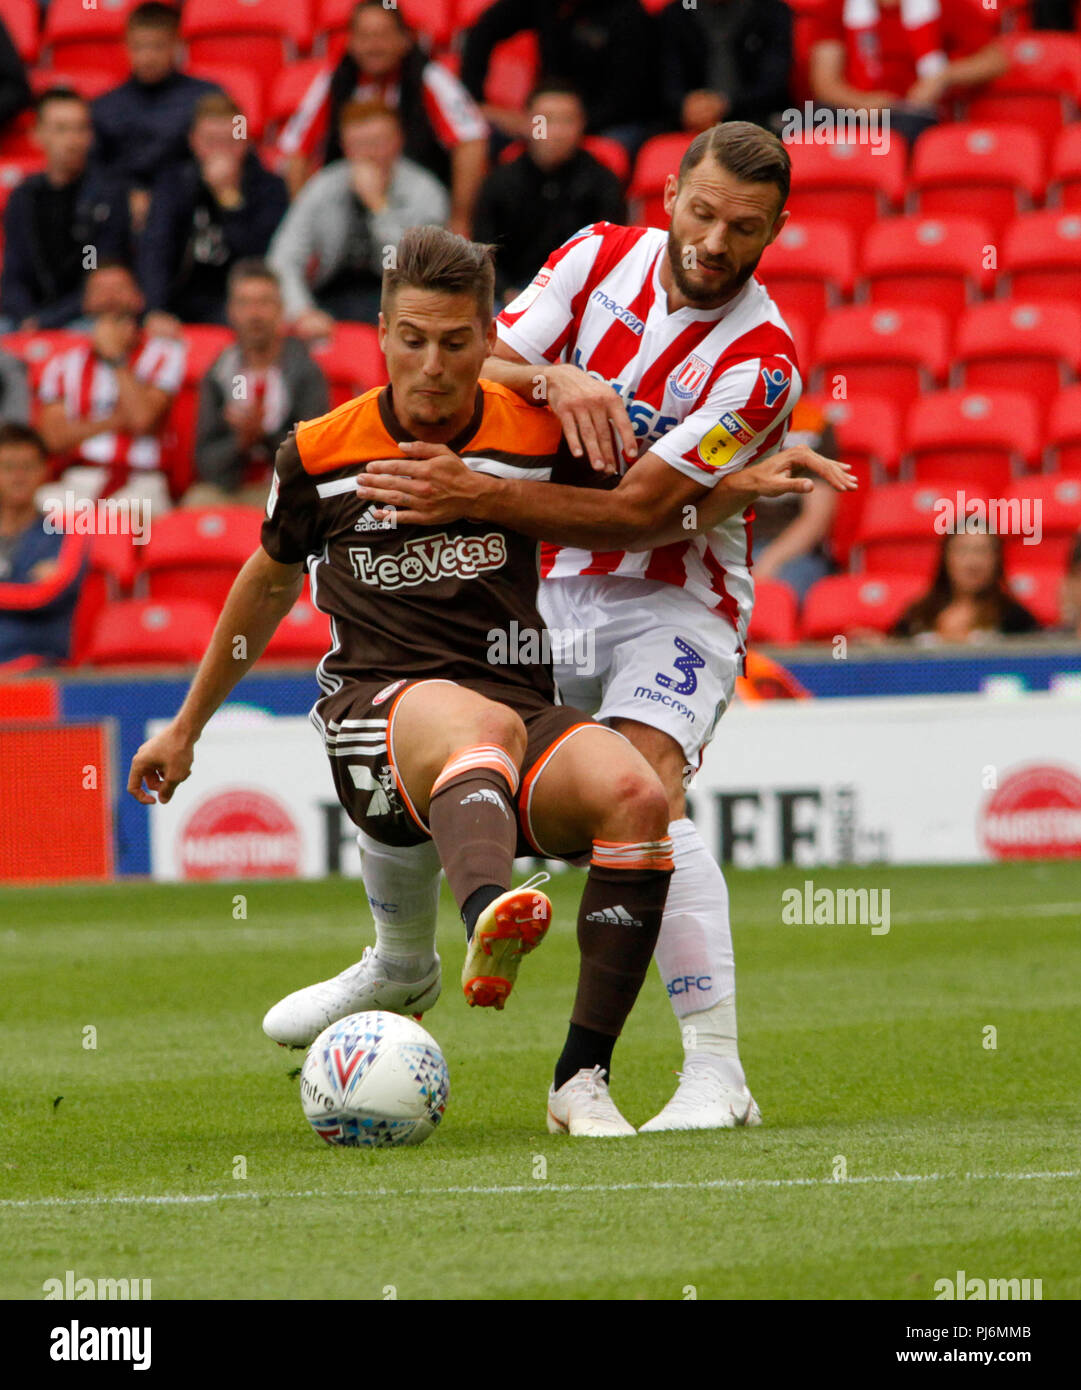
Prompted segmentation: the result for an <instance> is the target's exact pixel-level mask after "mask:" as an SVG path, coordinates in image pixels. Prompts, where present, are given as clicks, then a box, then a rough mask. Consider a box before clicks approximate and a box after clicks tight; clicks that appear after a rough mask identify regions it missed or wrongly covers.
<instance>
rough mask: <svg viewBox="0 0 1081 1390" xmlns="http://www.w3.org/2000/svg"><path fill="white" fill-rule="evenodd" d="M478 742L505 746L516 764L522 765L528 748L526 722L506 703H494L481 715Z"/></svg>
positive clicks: (499, 746) (500, 746)
mask: <svg viewBox="0 0 1081 1390" xmlns="http://www.w3.org/2000/svg"><path fill="white" fill-rule="evenodd" d="M477 742H478V743H494V744H495V745H496V747H498V748H505V749H506V750H507V752H508V753H509V754H510V756H511V758H512V759H513V760H514V763H515V766H517V767H521V765H522V760H523V759H524V757H525V750H526V728H525V724H524V723H523V722H522V719H521V716H520V715H518V714H515V712H514V710H512V709H508V708H507V706H506V705H497V704H493V705H491V706H490V707H489V708H488V709H486V710H485V711H484V713H483V715H482V716H481V719H480V727H479V728H478V730H477Z"/></svg>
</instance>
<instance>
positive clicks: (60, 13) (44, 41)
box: [41, 0, 139, 82]
mask: <svg viewBox="0 0 1081 1390" xmlns="http://www.w3.org/2000/svg"><path fill="white" fill-rule="evenodd" d="M138 3H139V0H110V3H108V4H104V3H103V4H95V5H89V6H88V5H87V4H86V3H85V0H50V3H49V6H48V8H47V9H46V11H45V23H44V26H43V28H42V32H41V48H42V56H43V57H45V58H46V59H47V60H48V62H49V63H50V64H51V65H52V66H53V67H55V68H63V69H71V70H72V71H78V70H79V69H80V68H83V67H89V68H97V69H100V70H101V71H103V72H108V73H111V74H112V76H113V80H114V82H122V81H123V80H124V79H125V78H126V77H127V76H128V74H129V72H130V68H129V65H128V55H127V50H126V49H125V47H124V25H125V23H126V22H127V17H128V15H129V14H130V13H131V11H132V10H133V9H134V8H135V6H136V5H137V4H138Z"/></svg>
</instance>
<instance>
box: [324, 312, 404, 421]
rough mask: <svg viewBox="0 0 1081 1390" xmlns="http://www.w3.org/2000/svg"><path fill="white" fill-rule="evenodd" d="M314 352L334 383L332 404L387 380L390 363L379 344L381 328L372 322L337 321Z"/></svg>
mask: <svg viewBox="0 0 1081 1390" xmlns="http://www.w3.org/2000/svg"><path fill="white" fill-rule="evenodd" d="M312 356H313V357H314V358H315V360H316V361H317V362H318V363H319V365H320V367H322V369H323V374H324V375H325V376H326V379H327V382H328V384H329V386H330V403H331V407H332V408H333V407H335V406H338V405H341V404H342V402H343V401H347V400H350V399H351V398H352V397H353V396H359V395H362V394H363V393H364V392H365V391H370V390H371V389H372V387H373V386H385V385H386V383H387V364H386V362H385V360H384V358H383V352H382V349H381V348H380V346H379V330H378V329H377V328H374V327H373V326H372V325H371V324H368V323H336V324H335V325H334V336H333V337H332V338H331V339H330V341H329V342H327V343H322V344H320V345H319V346H317V347H316V348H315V349H314V350H313V352H312Z"/></svg>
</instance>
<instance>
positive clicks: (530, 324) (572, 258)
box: [497, 222, 802, 637]
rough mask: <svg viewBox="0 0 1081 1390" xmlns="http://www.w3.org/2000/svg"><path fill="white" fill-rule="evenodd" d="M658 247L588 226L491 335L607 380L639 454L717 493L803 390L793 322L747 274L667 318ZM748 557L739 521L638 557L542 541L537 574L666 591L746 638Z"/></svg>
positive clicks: (779, 426) (630, 232) (776, 439)
mask: <svg viewBox="0 0 1081 1390" xmlns="http://www.w3.org/2000/svg"><path fill="white" fill-rule="evenodd" d="M667 242H668V233H667V232H665V231H662V230H660V229H658V228H655V227H618V226H615V225H614V224H613V223H611V222H598V223H596V224H594V225H593V226H589V227H584V228H583V229H582V230H581V231H580V232H577V233H576V234H575V235H574V236H573V237H571V239H570V240H569V241H567V242H565V243H564V244H563V245H562V246H561V247H560V248H559V250H558V251H555V252H554V253H553V254H552V255H551V256H549V258H548V260H547V262H546V263H545V265H544V267H543V269H542V270H541V271H540V272H539V273H538V274H537V276H536V277H535V278H534V280H533V282H532V284H530V285H528V286H526V288H525V289H524V290H523V291H522V293H521V294H520V295H519V296H518V298H517V299H515V300H514V301H513V302H512V303H510V304H508V305H507V307H506V309H504V311H503V312H502V314H500V316H499V319H498V321H497V323H498V331H499V336H500V338H501V339H502V341H503V342H505V343H506V344H507V346H508V347H510V348H513V349H514V351H515V352H517V353H518V354H519V355H520V356H522V357H524V358H525V360H526V361H527V362H532V363H535V364H537V365H539V364H541V363H544V362H573V363H574V364H575V365H576V366H579V367H581V368H583V370H585V371H587V372H589V373H590V375H591V376H595V377H598V378H599V379H600V380H601V381H606V382H608V384H609V385H610V386H612V387H614V388H615V390H617V391H618V392H619V394H620V395H621V396H622V397H623V400H624V403H625V405H626V407H627V413H628V415H629V416H630V418H631V423H632V424H633V426H634V431H635V434H636V435H637V437H638V440H639V453H640V455H641V454H642V453H645V452H646V448H648V449H649V451H650V452H651V453H654V454H657V455H658V456H659V457H660V458H662V459H664V461H665V462H666V463H668V464H670V465H671V466H672V467H673V468H675V469H677V470H678V471H679V472H680V473H683V474H685V475H686V476H687V477H689V478H693V479H694V480H695V481H696V482H699V483H702V484H704V485H705V486H706V487H712V486H713V485H714V484H715V483H716V482H717V480H718V479H719V478H722V477H723V476H724V475H725V474H726V473H731V472H733V471H735V470H736V469H737V468H742V467H743V466H744V465H745V464H748V463H752V462H754V461H755V460H757V459H761V458H765V457H766V456H767V455H768V454H771V453H773V452H775V450H777V449H779V448H780V447H781V444H782V443H783V442H784V435H785V430H786V428H787V424H788V416H789V414H790V413H791V411H792V408H793V406H794V405H795V404H796V402H797V401H798V400H799V396H800V392H801V390H802V382H801V379H800V374H799V369H798V366H797V363H796V350H795V347H794V345H793V343H792V338H791V335H790V333H789V331H788V327H787V325H786V324H785V321H784V319H783V318H782V317H781V314H780V311H779V310H778V308H777V306H776V304H774V302H773V300H772V299H771V298H770V296H769V294H768V293H767V291H766V289H765V286H764V285H762V284H761V283H760V282H759V281H758V280H756V279H754V278H753V277H752V279H750V280H749V281H748V282H747V284H746V285H745V286H744V288H743V289H742V290H741V291H740V292H739V294H737V295H736V296H735V298H734V299H731V300H730V301H729V302H728V303H727V304H724V305H722V306H721V308H719V309H689V308H687V309H677V310H676V311H675V312H674V313H669V311H668V304H667V298H666V295H665V291H664V287H663V286H662V284H661V281H660V268H661V265H662V258H663V257H664V255H665V254H666V247H667ZM643 445H644V446H645V447H643ZM631 466H633V465H631V464H625V465H624V467H625V468H626V467H631ZM750 550H751V532H750V518H749V517H748V516H747V515H744V516H735V517H732V518H730V519H729V520H728V521H726V522H723V523H722V524H721V525H720V526H717V527H715V528H714V529H713V530H712V531H709V532H707V533H705V534H703V535H699V536H692V537H691V538H690V539H688V540H686V541H678V542H676V543H675V544H673V545H666V546H662V547H660V548H659V549H657V550H653V551H644V552H640V553H637V554H631V553H629V552H627V551H622V550H616V551H605V552H598V551H588V550H579V549H575V548H572V547H569V546H544V547H543V550H542V559H541V573H542V575H543V576H544V578H545V579H565V578H568V577H570V576H572V575H578V574H611V575H617V576H622V577H627V578H635V579H656V580H661V581H663V582H664V583H667V584H674V585H676V586H677V587H679V588H684V589H686V590H687V592H688V593H689V594H691V595H693V596H694V597H695V598H697V599H699V600H700V601H701V602H702V603H705V604H706V605H707V606H708V607H709V608H710V609H712V610H713V611H715V612H717V613H719V614H721V615H723V616H724V617H725V618H726V619H727V620H728V621H729V622H730V623H731V624H732V626H733V627H735V628H736V630H737V631H738V632H739V633H740V635H741V637H742V636H743V635H744V634H745V633H746V624H747V621H748V619H749V617H750V610H751V603H752V600H753V596H754V586H753V584H752V581H751V577H750Z"/></svg>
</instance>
